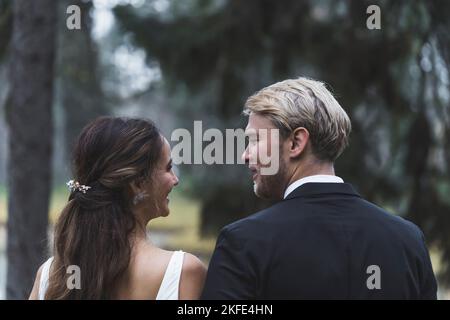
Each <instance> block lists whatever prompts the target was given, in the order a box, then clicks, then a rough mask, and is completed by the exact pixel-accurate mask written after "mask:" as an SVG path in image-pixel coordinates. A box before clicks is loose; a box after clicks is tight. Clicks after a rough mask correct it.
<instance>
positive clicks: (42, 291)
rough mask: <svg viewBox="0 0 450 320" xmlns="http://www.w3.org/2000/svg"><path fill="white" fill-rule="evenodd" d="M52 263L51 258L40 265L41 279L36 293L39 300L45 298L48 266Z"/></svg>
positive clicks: (48, 272)
mask: <svg viewBox="0 0 450 320" xmlns="http://www.w3.org/2000/svg"><path fill="white" fill-rule="evenodd" d="M52 262H53V257H51V258H49V259H48V260H47V261H45V263H44V264H43V265H42V270H41V279H40V281H39V293H38V297H39V300H44V298H45V293H46V292H47V288H48V278H49V276H50V266H51V265H52Z"/></svg>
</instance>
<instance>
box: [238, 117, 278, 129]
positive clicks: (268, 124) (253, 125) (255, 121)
mask: <svg viewBox="0 0 450 320" xmlns="http://www.w3.org/2000/svg"><path fill="white" fill-rule="evenodd" d="M275 128H276V127H275V126H274V124H273V123H272V121H271V120H270V119H269V118H268V117H265V116H263V115H259V114H255V113H251V114H250V116H249V118H248V124H247V126H246V127H245V132H246V133H247V132H250V133H251V131H255V130H259V129H275Z"/></svg>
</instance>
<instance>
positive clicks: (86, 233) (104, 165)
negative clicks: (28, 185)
mask: <svg viewBox="0 0 450 320" xmlns="http://www.w3.org/2000/svg"><path fill="white" fill-rule="evenodd" d="M162 147H163V141H162V136H161V134H160V132H159V130H158V129H157V128H156V126H155V125H154V124H153V123H152V122H150V121H146V120H141V119H126V118H115V117H101V118H98V119H96V120H94V121H93V122H91V123H90V124H88V125H87V126H86V127H85V128H84V129H83V131H82V132H81V134H80V136H79V137H78V140H77V142H76V145H75V148H74V152H73V171H74V177H73V178H74V180H76V181H78V182H79V183H80V184H83V185H87V186H90V187H91V189H89V190H88V191H87V192H86V193H83V192H80V191H72V192H71V194H70V197H69V201H68V203H67V205H66V206H65V208H64V209H63V210H62V213H61V215H60V217H59V219H58V221H57V223H56V226H55V237H54V260H53V264H52V268H51V273H50V277H49V286H48V289H47V292H46V294H45V299H114V298H116V297H117V284H118V283H119V282H120V281H121V280H122V279H123V277H124V276H125V274H126V271H127V268H128V265H129V262H130V259H131V250H132V247H131V235H132V233H133V231H134V230H135V227H136V224H137V222H136V220H135V217H134V215H133V213H132V211H131V206H132V200H131V199H132V195H131V191H130V189H129V185H130V183H131V182H137V183H139V182H142V181H143V180H145V179H149V178H151V175H152V172H153V169H154V167H155V166H156V164H157V162H158V160H159V157H160V154H161V151H162ZM71 265H76V266H78V267H79V268H80V273H81V279H80V280H81V281H80V282H81V288H80V289H70V288H68V286H67V280H68V279H69V277H70V276H71V274H70V273H69V274H68V273H67V268H68V267H69V266H71Z"/></svg>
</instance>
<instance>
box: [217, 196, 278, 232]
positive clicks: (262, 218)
mask: <svg viewBox="0 0 450 320" xmlns="http://www.w3.org/2000/svg"><path fill="white" fill-rule="evenodd" d="M284 206H286V203H284V202H283V201H280V202H277V203H275V204H273V205H272V206H270V207H268V208H265V209H262V210H260V211H257V212H255V213H253V214H251V215H249V216H247V217H244V218H242V219H239V220H236V221H234V222H231V223H230V224H228V225H226V226H225V227H223V228H222V230H221V233H223V234H233V235H237V234H241V233H242V234H248V233H249V232H252V231H253V230H261V229H264V227H265V226H267V227H270V224H271V221H272V220H273V219H279V218H280V217H279V213H280V212H281V211H283V207H284Z"/></svg>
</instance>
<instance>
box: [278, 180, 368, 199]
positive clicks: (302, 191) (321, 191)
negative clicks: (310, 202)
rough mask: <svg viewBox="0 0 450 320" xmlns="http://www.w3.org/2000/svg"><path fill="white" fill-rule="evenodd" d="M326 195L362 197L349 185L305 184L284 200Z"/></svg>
mask: <svg viewBox="0 0 450 320" xmlns="http://www.w3.org/2000/svg"><path fill="white" fill-rule="evenodd" d="M325 194H343V195H349V196H355V197H361V196H360V195H359V194H358V192H356V190H355V189H354V188H353V186H352V185H351V184H349V183H313V182H309V183H305V184H302V185H301V186H300V187H298V188H297V189H295V190H294V191H292V192H291V193H290V194H289V195H288V196H287V197H286V199H284V200H289V199H293V198H299V197H310V196H316V195H325Z"/></svg>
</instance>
